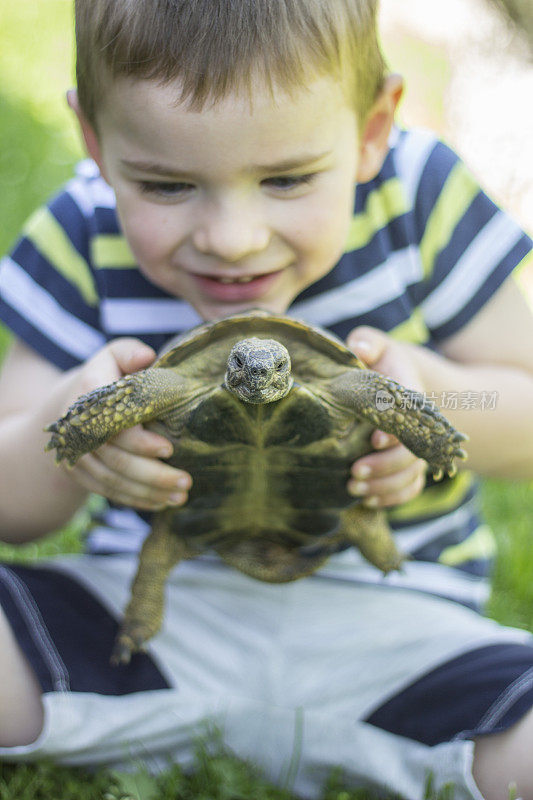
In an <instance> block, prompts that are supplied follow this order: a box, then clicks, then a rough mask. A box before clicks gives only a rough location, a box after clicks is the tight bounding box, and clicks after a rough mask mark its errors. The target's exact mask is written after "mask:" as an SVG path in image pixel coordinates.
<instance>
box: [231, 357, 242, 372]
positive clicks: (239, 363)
mask: <svg viewBox="0 0 533 800" xmlns="http://www.w3.org/2000/svg"><path fill="white" fill-rule="evenodd" d="M233 360H234V362H235V364H236V366H237V367H239V369H241V367H243V366H244V363H243V360H242V358H241V357H240V356H233Z"/></svg>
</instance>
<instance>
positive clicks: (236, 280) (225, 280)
mask: <svg viewBox="0 0 533 800" xmlns="http://www.w3.org/2000/svg"><path fill="white" fill-rule="evenodd" d="M217 280H218V281H219V283H250V281H253V277H243V278H217Z"/></svg>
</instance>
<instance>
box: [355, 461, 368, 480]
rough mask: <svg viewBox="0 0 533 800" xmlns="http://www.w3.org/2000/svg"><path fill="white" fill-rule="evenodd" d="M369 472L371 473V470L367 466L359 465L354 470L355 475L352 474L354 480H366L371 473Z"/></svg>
mask: <svg viewBox="0 0 533 800" xmlns="http://www.w3.org/2000/svg"><path fill="white" fill-rule="evenodd" d="M371 472H372V470H371V468H370V467H369V466H368V464H360V465H359V466H358V467H357V469H356V470H355V473H354V474H355V477H356V478H362V479H364V478H368V477H369V476H370V473H371Z"/></svg>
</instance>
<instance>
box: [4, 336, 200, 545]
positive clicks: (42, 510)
mask: <svg viewBox="0 0 533 800" xmlns="http://www.w3.org/2000/svg"><path fill="white" fill-rule="evenodd" d="M153 357H154V353H153V351H152V350H151V349H150V348H147V347H146V346H145V345H143V344H142V343H141V342H138V341H137V340H133V339H117V340H115V341H114V342H112V343H110V344H109V345H107V346H106V347H104V348H102V349H101V350H100V351H98V353H96V355H95V356H94V357H93V358H91V359H90V360H89V361H88V362H86V363H85V364H84V365H82V366H81V367H78V368H75V369H72V370H68V371H67V372H64V373H62V372H60V371H59V370H58V369H57V368H56V367H54V366H53V365H51V364H50V363H49V362H48V361H46V360H45V359H43V358H42V357H41V356H39V355H38V354H37V353H35V352H34V351H33V350H31V349H30V348H28V347H27V346H26V345H24V344H22V343H20V342H16V343H15V344H14V345H13V347H12V349H11V351H10V352H9V354H8V356H7V358H6V361H5V364H4V367H3V369H2V373H1V375H0V474H1V475H2V480H1V482H0V537H1V538H2V539H3V540H5V541H10V542H23V541H28V540H31V539H34V538H38V537H40V536H43V535H45V534H47V533H49V532H51V531H53V530H55V529H56V528H58V527H60V526H61V525H63V524H64V523H66V522H67V521H68V520H69V519H70V517H71V516H72V514H73V513H74V512H75V511H76V510H77V509H78V508H79V506H80V505H81V504H82V503H83V501H84V500H85V497H86V495H87V493H88V491H95V492H99V493H100V494H103V495H104V496H106V497H108V498H109V499H112V500H115V501H116V502H119V503H120V502H123V503H124V504H127V505H133V506H136V507H138V508H154V507H157V506H158V505H161V504H163V502H165V501H167V499H168V498H169V495H172V494H176V493H177V494H178V498H180V499H179V502H184V500H185V499H186V494H184V493H183V492H181V493H180V492H178V490H177V481H178V479H179V478H180V477H183V473H181V472H180V471H179V470H175V469H173V468H172V467H170V466H168V465H167V464H164V463H163V462H161V461H159V459H158V458H157V456H158V455H161V450H162V449H163V448H166V450H167V453H168V454H170V452H171V447H170V444H169V443H168V442H167V440H166V439H164V438H163V437H162V436H158V435H157V434H155V433H152V432H150V431H146V430H144V429H143V428H142V427H141V426H136V428H132V429H130V430H129V431H125V432H124V433H123V434H120V436H118V437H116V439H115V440H114V441H113V442H112V443H109V444H108V445H104V446H103V447H102V448H100V449H99V450H98V451H96V453H94V454H90V455H87V456H84V457H83V459H80V462H79V465H77V466H76V467H75V468H74V469H72V470H66V469H64V468H58V467H57V466H56V464H55V463H54V458H53V456H52V455H51V454H50V453H45V452H44V446H45V444H46V441H47V439H48V434H46V433H44V431H43V428H44V426H45V425H46V424H47V423H49V422H51V421H53V420H54V419H57V417H58V416H60V415H61V414H62V413H64V411H65V410H66V409H67V407H68V406H69V405H70V404H71V403H72V402H73V400H74V399H75V398H76V397H78V396H79V395H80V394H83V393H84V392H87V391H90V390H92V389H94V388H96V387H98V386H101V385H103V384H105V383H108V382H110V381H113V380H116V379H117V378H119V377H120V376H121V375H122V374H125V373H126V372H132V371H135V370H136V369H139V368H143V367H146V366H148V365H149V363H151V361H152V360H153ZM185 477H186V476H185ZM175 502H176V500H175Z"/></svg>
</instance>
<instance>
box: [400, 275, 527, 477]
mask: <svg viewBox="0 0 533 800" xmlns="http://www.w3.org/2000/svg"><path fill="white" fill-rule="evenodd" d="M412 350H413V356H414V359H415V363H416V365H417V367H418V369H419V371H420V373H421V375H422V379H423V382H424V385H425V386H426V390H427V391H428V392H429V391H432V392H435V394H436V395H437V402H438V400H439V399H440V398H441V397H442V396H443V395H444V396H448V398H449V397H450V396H451V395H450V393H451V392H454V391H455V392H459V403H458V408H457V409H455V408H449V409H445V410H444V413H445V414H446V415H447V416H448V417H449V419H450V421H451V422H452V423H453V424H454V425H457V426H459V427H460V429H461V430H463V431H465V432H466V433H467V434H468V435H469V437H470V441H469V442H468V444H467V449H468V454H469V460H468V462H467V464H466V466H467V468H471V469H473V470H475V471H476V472H478V473H479V474H481V475H486V476H490V477H500V478H509V479H515V480H526V479H531V478H533V413H532V409H533V297H530V298H527V297H526V295H525V293H523V292H522V291H520V290H519V288H518V285H517V283H516V281H515V279H514V277H513V276H511V277H509V278H508V279H507V280H506V281H505V283H504V284H502V286H501V287H500V289H499V290H498V291H497V292H496V293H495V294H494V295H493V297H492V298H491V300H490V301H489V302H488V303H487V304H486V305H485V306H484V307H483V308H482V309H481V310H480V311H479V312H478V314H476V316H475V317H474V318H473V319H472V320H471V322H470V323H469V324H468V325H466V326H465V327H464V328H463V329H462V330H461V331H459V332H458V333H457V334H455V335H454V336H451V337H450V338H449V339H447V340H446V341H445V342H443V344H442V345H441V347H440V351H441V354H442V355H438V354H435V353H432V352H430V351H429V350H427V349H425V348H420V347H412ZM446 393H447V394H446ZM468 393H471V394H470V395H468ZM469 397H470V402H468V398H469Z"/></svg>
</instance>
